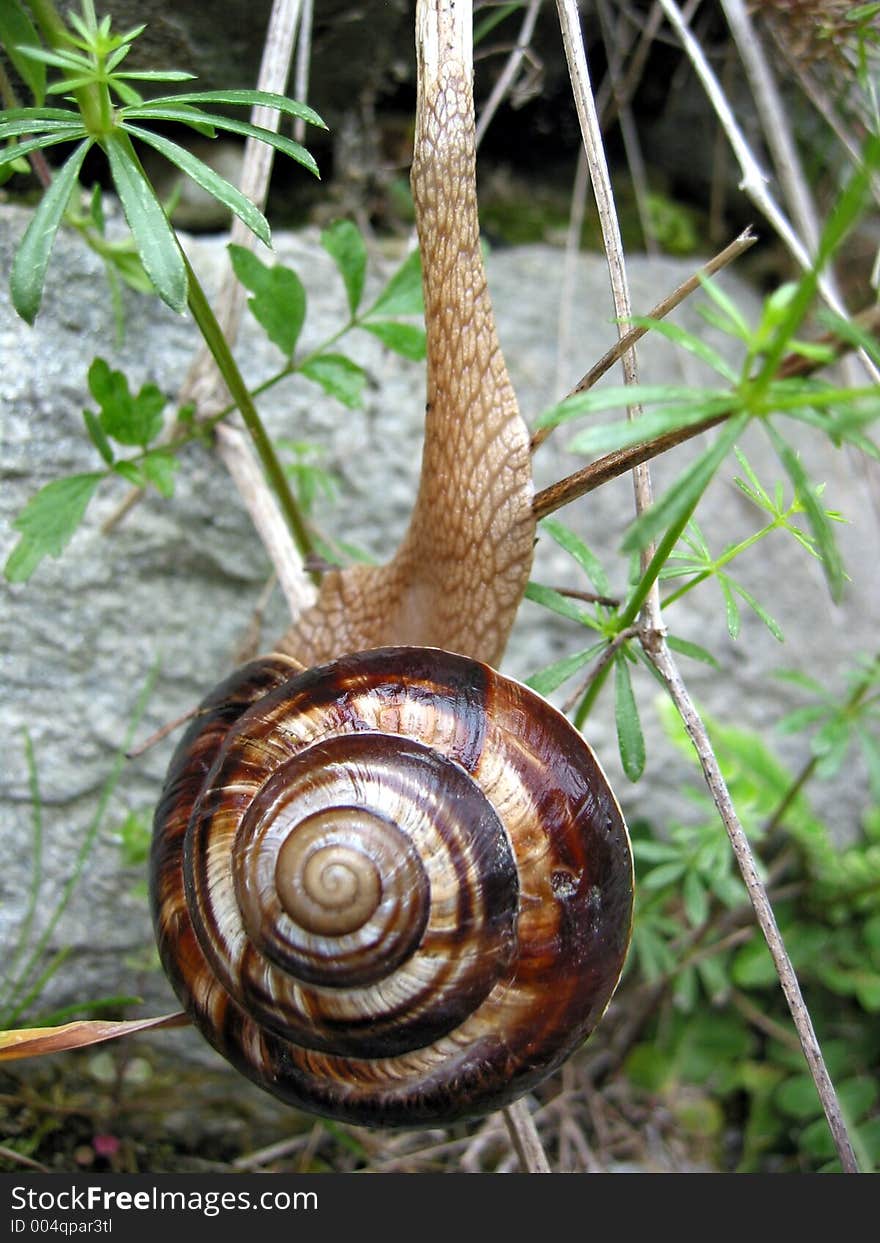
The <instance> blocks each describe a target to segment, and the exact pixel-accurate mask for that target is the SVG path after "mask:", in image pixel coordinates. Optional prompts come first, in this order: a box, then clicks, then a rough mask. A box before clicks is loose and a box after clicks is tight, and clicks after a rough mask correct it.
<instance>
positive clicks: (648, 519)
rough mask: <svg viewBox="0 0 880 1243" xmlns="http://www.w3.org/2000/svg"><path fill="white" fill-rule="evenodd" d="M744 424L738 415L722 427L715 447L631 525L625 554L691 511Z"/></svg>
mask: <svg viewBox="0 0 880 1243" xmlns="http://www.w3.org/2000/svg"><path fill="white" fill-rule="evenodd" d="M748 421H749V417H748V415H747V414H738V415H734V416H733V417H732V418H731V419H730V420H729V422H727V423H725V424H724V425H723V426H722V428H721V430H720V432H719V434H718V437H717V439H716V441H715V443H714V444H713V445H710V447H709V448H708V449H707V450H706V451H705V452H704V453H702V454H701V455H700V457H698V458H697V459H696V461H695V462H692V463H691V465H690V466H688V468H687V469H686V470H685V471H684V472H683V473H682V474H681V475H679V477H678V479H677V480H676V481H675V483H674V484H673V485H672V487H671V488H670V489H669V490H668V491H667V492H666V493H664V495H663V496H662V497H661V498H660V500H659V501H657V502H656V504H654V505H652V506H651V508H650V509H649V510H647V511H646V512H645V513H644V514H643V515H642V516H641V517H640V518H639V519H638V520H637V521H636V522H634V523H633V525H632V526H631V527H630V529H629V531H628V533H627V535H626V536H625V538H624V541H623V548H624V550H625V551H626V552H633V551H634V550H636V549H639V548H643V547H644V546H645V545H646V544H648V543H650V542H651V540H653V539H654V538H655V536H657V535H658V534H659V533H660V532H661V531H664V530H666V529H667V528H671V527H672V526H674V525H675V523H676V522H678V521H680V520H681V519H682V518H683V517H684V515H685V514H686V513H688V512H689V511H690V510H692V509H693V508H694V506H695V505H696V503H697V501H698V500H699V499H700V497H701V496H702V494H703V493H704V492H705V490H706V488H707V487H708V486H709V483H710V482H711V480H712V477H713V475H714V474H715V472H716V470H717V469H718V467H719V466H720V465H721V463H722V462H723V461H724V459H725V457H726V456H727V454H728V452H729V451H730V449H731V448H732V447H733V445H734V444H735V443H736V441H737V440H738V439H739V437H740V436H741V435H742V433H743V430H744V429H745V427H746V424H747V423H748Z"/></svg>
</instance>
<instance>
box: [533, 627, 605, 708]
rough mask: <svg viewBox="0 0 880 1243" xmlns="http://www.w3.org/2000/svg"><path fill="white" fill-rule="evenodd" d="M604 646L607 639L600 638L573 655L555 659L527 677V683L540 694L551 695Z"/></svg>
mask: <svg viewBox="0 0 880 1243" xmlns="http://www.w3.org/2000/svg"><path fill="white" fill-rule="evenodd" d="M604 646H605V640H604V639H600V640H599V642H598V643H594V644H593V645H592V646H591V647H587V648H584V649H583V651H580V652H573V653H572V654H571V656H565V657H563V659H562V660H557V661H554V662H553V664H552V665H546V666H545V667H544V668H543V669H539V670H538V672H537V673H533V674H532V676H531V677H530V678H527V679H526V685H527V686H530V687H531V688H532V690H533V691H537V693H538V694H539V695H551V694H552V693H553V691H555V690H557V689H558V687H560V686H562V684H563V683H564V682H567V681H568V679H569V678H572V677H574V675H575V674H576V673H577V672H578V671H579V670H581V669H583V667H584V665H587V664H589V662H590V661H591V660H592V659H593V657H594V656H598V654H599V652H601V650H602V649H603V648H604Z"/></svg>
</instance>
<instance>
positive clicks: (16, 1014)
mask: <svg viewBox="0 0 880 1243" xmlns="http://www.w3.org/2000/svg"><path fill="white" fill-rule="evenodd" d="M155 680H156V678H155V673H152V674H151V675H150V677H149V678H148V679H147V681H146V683H145V684H144V686H143V688H142V689H141V691H140V694H139V695H138V697H137V700H136V703H135V706H134V709H133V711H132V714H131V718H130V720H129V723H128V727H127V730H126V733H125V736H124V738H123V740H122V742H121V744H120V746H119V749H118V750H117V752H116V754H115V756H114V757H113V762H112V764H111V767H110V771H109V773H108V775H107V777H106V779H105V781H104V784H103V786H102V788H101V790H100V792H99V794H98V798H97V802H96V804H95V811H94V814H93V815H92V818H91V820H90V821H89V824H88V826H87V828H86V831H85V832H84V833H83V835H82V840H81V841H80V842H79V844H78V845H77V846H76V848H75V850H74V852H73V858H72V862H71V865H70V869H69V872H68V875H67V879H66V881H65V883H64V885H63V886H62V888H61V890H60V892H59V893H57V894H51V895H47V894H46V892H45V886H44V874H43V848H44V842H45V827H44V823H43V811H44V808H43V800H42V797H41V794H40V783H39V771H38V767H37V760H36V755H35V753H34V746H33V742H32V741H31V738H30V735H29V734H25V737H24V755H25V761H26V764H27V770H28V784H29V787H30V795H31V838H32V851H31V859H32V870H31V884H30V889H29V893H28V902H27V907H26V910H25V914H24V918H23V919H22V922H21V926H20V927H19V929H18V932H17V936H16V940H15V944H14V945H13V946H11V947H10V950H9V954H8V957H7V959H6V961H5V962H4V966H3V972H2V977H0V1029H2V1030H7V1029H9V1028H12V1027H16V1026H20V1025H21V1023H22V1021H23V1019H32V1020H33V1019H36V1020H37V1021H39V1022H41V1023H44V1024H46V1025H47V1026H48V1025H53V1024H58V1023H65V1022H67V1021H68V1020H69V1019H71V1018H73V1017H76V1016H78V1015H81V1014H86V1015H88V1016H90V1017H91V1016H94V1015H96V1014H100V1013H102V1012H105V1011H108V1010H109V1011H114V1012H115V1011H118V1010H119V1009H122V1008H124V1007H125V1006H130V1005H134V1004H136V1003H137V1002H138V1000H139V999H138V998H137V997H102V998H98V999H95V1000H92V1001H87V1002H83V1003H82V1004H80V1005H74V1006H67V1007H65V1008H64V1009H63V1010H55V1011H53V1012H51V1013H42V1014H41V1013H40V1012H39V1010H38V1004H39V1000H40V997H41V996H42V994H43V992H44V991H45V989H46V987H47V985H48V984H49V982H50V980H52V978H53V977H54V976H55V975H56V974H57V972H58V971H59V969H60V968H61V967H62V966H63V964H64V961H65V959H66V958H67V956H68V953H69V950H68V949H67V948H66V947H65V946H61V948H59V949H54V948H53V938H54V936H55V933H56V930H57V928H58V925H59V923H60V921H61V918H62V916H63V915H64V912H65V911H66V910H67V908H68V906H69V905H70V902H71V900H72V899H73V897H74V895H75V894H76V892H77V889H78V887H79V884H80V881H81V879H82V876H83V872H84V869H85V868H86V865H87V863H88V861H89V859H90V857H91V856H92V854H93V852H94V851H95V849H96V848H97V846H98V835H99V833H100V832H101V828H102V826H103V824H104V820H105V817H106V815H107V808H108V805H109V803H110V800H111V798H112V796H113V793H114V791H115V790H116V787H117V785H118V783H119V780H120V778H121V776H122V772H123V767H124V764H125V759H126V753H127V751H128V749H129V747H130V745H131V740H132V738H133V737H134V733H135V730H136V729H137V727H138V725H139V724H140V721H141V718H142V717H143V714H144V711H145V710H146V707H147V702H148V700H149V697H150V694H151V693H152V690H153V686H154V683H155ZM67 845H68V846H71V845H72V844H71V843H68V844H67Z"/></svg>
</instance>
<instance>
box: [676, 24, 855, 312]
mask: <svg viewBox="0 0 880 1243" xmlns="http://www.w3.org/2000/svg"><path fill="white" fill-rule="evenodd" d="M658 3H660V4H661V5H662V6H663V11H664V13H665V14H666V16H667V18H668V20H669V22H670V24H671V25H672V27H673V28H674V29H675V31H676V33H677V34H678V37H679V38H680V39H681V42H682V45H683V47H684V50H685V52H686V53H687V55H688V58H689V59H690V62H691V64H692V65H693V68H694V71H695V72H696V74H697V76H698V77H699V79H700V82H701V83H702V86H703V89H704V91H705V92H706V97H707V98H708V100H709V102H710V103H711V104H712V107H713V108H714V109H715V113H716V115H717V117H718V119H719V121H720V122H721V125H722V126H723V128H724V132H725V133H726V135H727V139H728V142H729V143H730V146H731V148H732V150H733V153H734V155H735V156H736V160H737V163H738V164H739V167H740V173H741V180H740V189H741V190H742V191H743V192H744V193H745V194H746V195H748V197H749V198H750V199H751V200H752V202H753V203H754V204H755V206H756V207H757V208H758V210H759V211H760V212H761V213H762V215H764V216H765V217H766V218H767V220H769V222H770V224H771V225H772V226H773V228H774V229H775V231H776V233H777V234H778V235H779V237H780V238H781V240H782V241H783V243H784V244H785V246H786V247H787V249H788V251H789V252H790V254H791V255H792V256H793V258H794V259H795V261H796V262H797V264H798V266H799V267H801V268H802V269H803V270H804V271H809V269H810V267H811V259H810V254H809V251H808V250H807V248H806V247H805V245H804V243H803V241H802V240H801V238H799V237H798V235H797V233H796V232H795V231H794V229H793V228H792V226H791V223H790V221H789V220H788V218H787V217H786V215H785V213H784V212H783V211H782V210H781V209H780V207H779V205H778V204H777V203H776V201H775V199H774V198H773V196H772V195H771V194H770V192H769V190H768V189H767V176H766V174H765V173H764V172H763V170H762V169H761V167H760V165H759V164H758V161H757V160H756V159H755V157H754V155H753V154H752V150H751V148H750V147H749V144H748V143H747V142H746V139H745V135H744V134H743V132H742V129H741V128H740V126H739V124H738V123H737V120H736V118H735V116H734V114H733V109H732V108H731V107H730V104H729V103H728V102H727V98H726V96H725V94H724V92H723V90H722V89H721V85H720V83H719V82H718V79H717V78H716V76H715V74H714V73H713V71H712V68H711V66H710V65H709V62H708V61H707V59H706V57H705V55H704V54H703V49H702V48H701V47H700V45H699V43H698V42H697V40H696V39H695V38H694V36H693V34H692V33H691V31H690V28H689V26H688V24H687V22H686V21H685V19H684V16H683V15H682V12H681V9H680V8H679V7H678V5H677V4H676V3H675V0H658ZM819 291H820V293H821V294H822V297H823V298H824V299H825V301H826V302H827V303H828V305H829V306H830V307H831V308H832V309H833V310H835V311H836V312H837V313H838V314H839V315H845V314H846V308H845V307H844V306H843V305H842V304H841V302H840V300H839V298H838V297H837V295H836V293H835V291H834V289H833V288H832V287H831V285H830V284H829V282H828V280H827V278H826V277H825V276H820V277H819Z"/></svg>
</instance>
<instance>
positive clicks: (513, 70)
mask: <svg viewBox="0 0 880 1243" xmlns="http://www.w3.org/2000/svg"><path fill="white" fill-rule="evenodd" d="M540 7H541V0H530V3H529V7H528V8H527V9H526V12H525V16H524V17H523V23H522V26H521V27H520V31H519V35H518V36H517V40H516V46H515V47H514V48H513V50H512V52H511V53H510V56H508V58H507V64H506V65H505V66H504V68H503V69H502V71H501V73H500V75H499V77H498V81H497V82H496V83H495V85H494V87H493V88H492V93H491V94H490V96H489V98H488V99H487V100H486V103H485V104H484V105H483V109H482V111H481V112H480V119H479V121H478V122H477V134H476V144H477V146H478V147H479V145H480V142H481V141H482V139H483V136H484V134H485V133H486V130H487V129H488V128H489V124H490V122H491V120H492V118H493V117H494V115H495V113H496V112H497V111H498V108H499V105H500V104H501V101H502V100H503V99H504V96H505V95H506V94H507V92H508V91H509V90H510V87H511V86H512V85H513V80H514V78H515V77H516V75H517V74H518V73H519V67H520V65H521V64H522V59H523V57H524V56H525V54H526V52H527V51H528V47H529V44H530V43H531V41H532V35H533V34H534V33H535V22H536V21H537V18H538V10H539V9H540Z"/></svg>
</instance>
